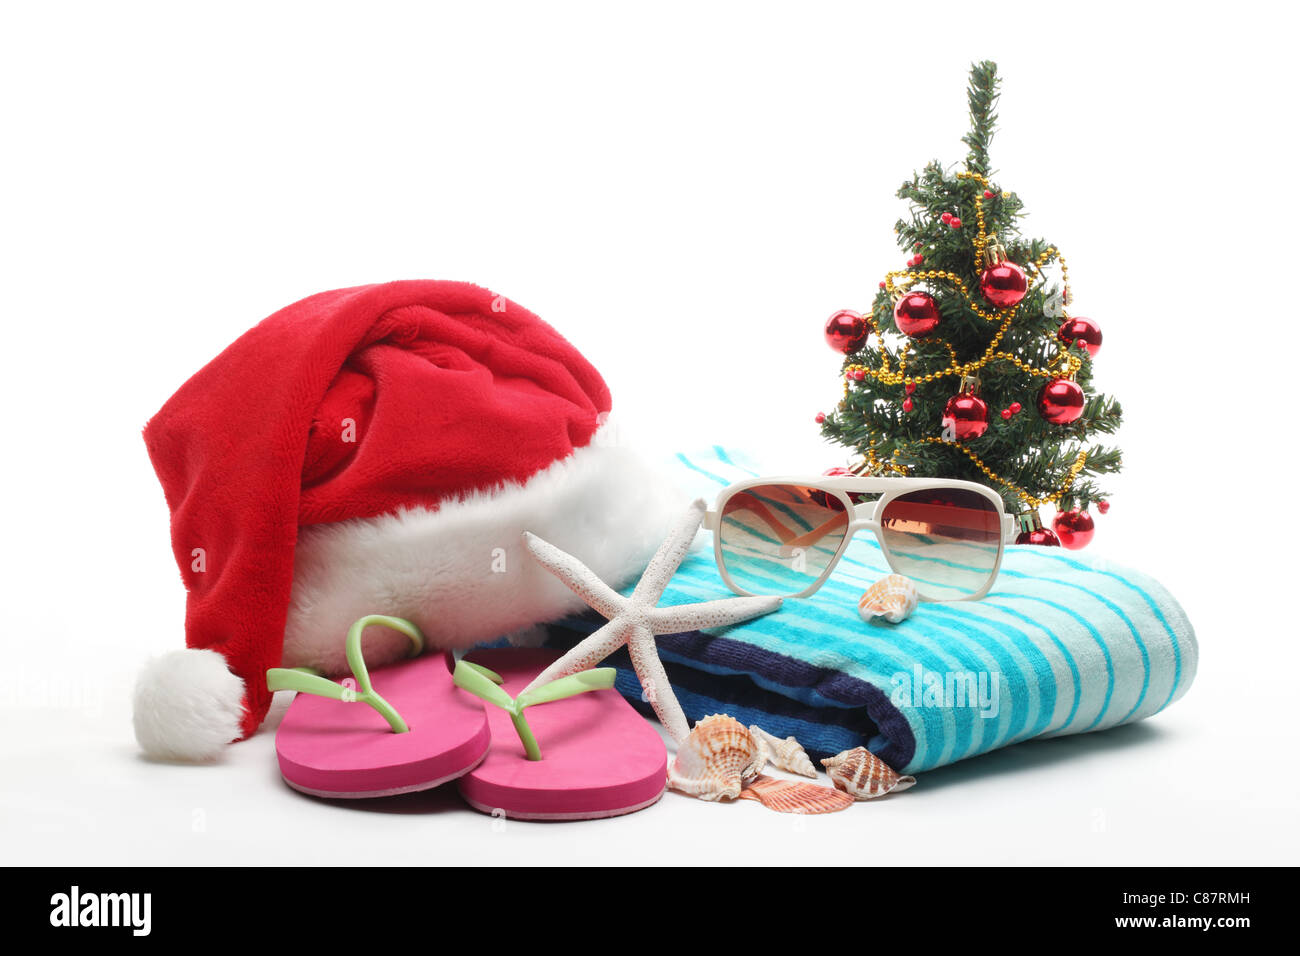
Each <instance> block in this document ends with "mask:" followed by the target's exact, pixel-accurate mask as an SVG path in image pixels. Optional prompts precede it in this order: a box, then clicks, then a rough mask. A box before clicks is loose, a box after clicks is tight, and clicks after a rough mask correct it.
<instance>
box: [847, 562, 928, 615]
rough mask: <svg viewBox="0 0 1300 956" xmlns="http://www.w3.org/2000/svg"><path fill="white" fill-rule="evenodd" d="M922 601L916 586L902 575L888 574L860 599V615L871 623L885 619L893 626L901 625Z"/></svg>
mask: <svg viewBox="0 0 1300 956" xmlns="http://www.w3.org/2000/svg"><path fill="white" fill-rule="evenodd" d="M919 600H920V597H919V595H918V594H917V593H916V585H915V584H913V583H912V581H911V579H910V578H905V577H903V575H901V574H887V575H885V576H884V577H883V578H881V579H880V580H879V581H877V582H876V583H875V584H873V585H871V587H869V588H867V589H866V590H865V591H863V592H862V597H860V598H858V614H860V615H861V616H862V620H864V621H870V620H871V619H872V618H875V617H883V618H884V619H885V620H886V621H889V622H890V623H892V624H901V623H902V622H903V621H905V620H907V618H908V617H909V616H911V614H912V612H913V611H915V610H916V604H917V602H918V601H919Z"/></svg>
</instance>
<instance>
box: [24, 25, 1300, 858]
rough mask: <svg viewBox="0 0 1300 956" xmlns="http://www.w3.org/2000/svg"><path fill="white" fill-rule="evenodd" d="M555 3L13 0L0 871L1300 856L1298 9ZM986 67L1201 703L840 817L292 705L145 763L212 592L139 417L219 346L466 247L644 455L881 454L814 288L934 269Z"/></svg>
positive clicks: (473, 262) (1126, 552) (464, 267)
mask: <svg viewBox="0 0 1300 956" xmlns="http://www.w3.org/2000/svg"><path fill="white" fill-rule="evenodd" d="M540 6H541V5H535V6H534V5H518V6H515V5H500V4H476V5H474V6H473V8H472V10H471V9H469V5H463V8H462V5H456V6H455V7H454V8H453V7H452V5H445V6H444V7H438V6H429V7H427V8H426V7H425V5H411V6H405V5H397V4H382V3H367V4H364V5H360V4H359V5H356V6H355V7H352V8H349V7H345V6H341V5H331V4H320V3H315V4H309V5H301V6H297V5H287V4H232V3H225V4H221V5H213V6H212V8H211V9H210V10H208V11H206V12H204V11H202V10H201V9H199V8H198V7H194V6H189V5H186V6H185V7H184V8H182V7H181V6H180V5H168V4H157V5H146V4H130V3H127V4H111V5H89V4H87V5H75V4H59V5H38V4H29V3H21V4H20V3H6V4H5V5H4V18H3V19H4V28H3V31H0V108H2V110H3V113H2V115H0V121H2V123H3V134H2V135H3V144H2V148H0V174H2V175H0V190H3V208H2V209H0V282H2V283H3V300H2V301H3V319H4V321H3V343H4V344H3V354H4V356H5V361H4V363H3V371H2V372H0V389H3V406H0V409H2V413H0V414H2V416H3V432H2V434H3V448H4V462H3V468H2V469H0V482H2V483H3V501H4V503H5V505H6V509H7V515H6V520H5V523H4V546H3V548H2V549H0V562H2V570H3V575H2V577H0V580H2V581H3V589H4V591H3V600H4V606H3V617H2V618H0V621H3V627H2V628H0V640H2V641H3V653H4V658H3V660H4V668H3V671H4V672H3V676H2V678H0V715H2V719H3V736H2V739H0V848H2V849H0V860H3V861H4V862H31V863H69V864H82V863H84V864H89V863H145V862H172V863H193V864H206V863H217V862H228V863H237V864H248V863H256V862H315V861H319V862H331V861H340V860H342V859H344V858H346V859H347V860H348V861H349V862H358V861H359V860H361V861H372V862H380V861H383V862H418V863H438V862H447V861H475V860H476V861H491V862H501V863H510V864H519V863H524V862H528V861H538V860H544V859H548V858H549V859H556V858H557V856H556V855H557V854H559V855H560V857H558V858H561V859H564V860H567V861H573V862H579V861H595V860H609V861H623V862H657V861H676V862H700V861H708V862H715V863H728V862H744V863H780V862H788V861H795V860H799V861H806V862H844V861H848V862H853V861H857V862H864V863H874V864H876V865H879V864H881V863H883V862H885V861H888V862H889V863H891V864H895V865H897V864H926V863H938V862H959V863H970V864H975V863H1003V862H1047V863H1070V864H1092V863H1130V862H1131V863H1228V862H1231V863H1261V862H1270V863H1284V862H1286V863H1295V862H1297V846H1298V843H1300V841H1298V839H1297V803H1298V801H1297V771H1296V753H1297V747H1296V737H1295V735H1296V731H1295V724H1296V705H1295V698H1296V692H1297V687H1296V681H1297V678H1298V677H1300V671H1298V670H1297V667H1296V665H1297V659H1296V650H1295V641H1296V638H1297V626H1296V603H1295V600H1294V593H1295V578H1296V576H1295V571H1296V567H1295V565H1296V561H1295V545H1294V534H1295V530H1294V521H1293V517H1292V516H1293V515H1294V513H1295V497H1296V490H1295V478H1294V475H1295V471H1294V468H1295V464H1296V455H1295V451H1294V440H1295V439H1294V428H1293V427H1292V425H1291V424H1290V422H1291V417H1292V416H1293V414H1294V408H1295V401H1296V398H1295V396H1296V392H1297V383H1296V376H1295V373H1294V370H1293V369H1292V368H1291V366H1292V364H1293V362H1292V356H1293V355H1294V348H1295V320H1296V308H1295V299H1296V297H1295V292H1294V289H1293V288H1292V286H1293V284H1294V279H1295V271H1294V270H1295V264H1294V256H1295V244H1294V241H1293V237H1294V235H1295V232H1296V230H1297V229H1298V228H1300V203H1297V199H1296V195H1295V191H1294V190H1293V189H1291V188H1290V184H1291V183H1292V182H1293V181H1294V178H1295V162H1296V159H1297V157H1296V151H1295V146H1296V137H1295V133H1294V103H1295V98H1296V92H1297V90H1296V83H1295V60H1294V50H1293V48H1292V44H1293V40H1294V37H1295V26H1296V24H1295V23H1294V22H1291V17H1292V15H1291V14H1290V13H1286V14H1283V13H1279V12H1278V11H1280V10H1282V9H1283V5H1281V4H1251V3H1241V2H1238V3H1233V4H1230V5H1224V4H1213V5H1210V4H1187V3H1181V4H1169V5H1165V6H1162V7H1156V6H1155V5H1151V6H1148V5H1139V4H1133V3H1125V4H1114V5H1109V4H1099V3H1089V4H1087V5H1084V4H1070V3H1057V4H1041V3H1039V4H1025V5H1018V4H1015V3H1001V4H985V5H972V4H969V3H962V4H943V3H927V4H909V3H893V4H876V5H867V4H854V5H843V6H841V5H825V4H804V5H799V8H798V11H797V12H795V8H794V5H791V7H790V8H789V9H779V8H769V7H766V6H763V5H758V4H744V5H713V4H698V3H696V4H677V3H667V2H658V3H654V4H646V5H644V6H643V7H641V8H640V10H639V11H636V10H633V9H631V8H625V7H623V6H621V5H613V4H605V5H597V4H591V5H582V6H579V5H561V6H551V7H548V9H546V10H545V11H543V10H542V9H540ZM1284 20H1285V22H1284ZM986 57H987V58H993V59H996V60H997V61H998V62H999V64H1000V66H1001V70H1002V74H1003V77H1004V81H1005V86H1004V95H1003V99H1002V105H1001V110H1000V112H1001V117H1002V131H1001V132H1000V134H999V135H998V136H997V138H996V139H995V141H994V147H993V156H994V161H995V164H996V166H997V167H998V168H999V169H1000V174H999V176H998V177H997V178H998V182H999V183H1000V184H1001V185H1003V186H1004V187H1005V188H1010V189H1014V190H1016V191H1018V192H1019V193H1021V195H1022V196H1024V197H1025V198H1026V200H1027V201H1028V204H1029V213H1030V217H1029V219H1028V221H1027V223H1026V230H1027V231H1028V232H1029V233H1030V234H1032V235H1040V236H1044V237H1046V238H1048V239H1050V240H1052V241H1053V242H1056V243H1058V244H1060V245H1061V246H1062V248H1063V249H1064V251H1065V253H1066V254H1067V256H1068V259H1069V262H1070V269H1071V277H1072V279H1073V282H1074V286H1075V291H1076V306H1075V308H1076V311H1077V312H1078V313H1079V314H1084V315H1089V316H1092V317H1094V318H1095V319H1097V320H1098V321H1099V323H1100V324H1101V326H1102V328H1103V330H1104V332H1105V347H1104V348H1103V350H1102V351H1101V353H1100V356H1099V360H1098V365H1097V369H1098V375H1097V382H1098V384H1099V385H1100V386H1101V387H1103V388H1105V389H1106V390H1108V391H1111V392H1113V393H1115V394H1116V395H1117V396H1118V397H1120V398H1121V400H1122V401H1123V403H1124V410H1125V421H1126V424H1125V427H1124V429H1123V431H1122V433H1121V436H1120V441H1121V443H1122V445H1123V447H1124V449H1125V454H1126V470H1125V472H1124V474H1123V476H1122V477H1121V478H1119V479H1118V480H1116V481H1114V482H1113V485H1112V490H1113V494H1112V501H1113V508H1112V510H1111V512H1110V514H1109V515H1108V516H1106V517H1104V518H1101V519H1100V520H1099V532H1098V536H1097V539H1096V541H1095V542H1094V544H1093V548H1094V549H1095V550H1096V551H1097V552H1101V553H1104V554H1105V555H1106V556H1108V557H1111V558H1113V559H1114V560H1116V561H1118V562H1120V563H1124V564H1130V565H1133V566H1137V567H1141V568H1143V569H1145V570H1147V571H1149V572H1150V573H1152V574H1154V575H1156V576H1157V577H1159V578H1160V579H1162V580H1163V581H1164V582H1165V583H1166V584H1167V585H1168V586H1169V588H1170V589H1171V590H1172V591H1173V592H1174V594H1175V595H1177V596H1179V597H1180V598H1181V600H1182V601H1183V602H1184V604H1185V606H1186V608H1187V610H1188V612H1189V614H1190V616H1191V619H1192V621H1193V623H1194V624H1195V626H1196V628H1197V631H1198V634H1199V638H1200V642H1201V667H1200V673H1199V675H1198V677H1197V679H1196V682H1195V684H1194V685H1193V687H1192V688H1191V690H1190V692H1189V693H1188V695H1187V696H1186V697H1185V698H1184V699H1183V700H1182V701H1180V702H1178V703H1177V704H1175V705H1174V706H1173V707H1172V708H1171V709H1170V710H1169V711H1168V712H1167V713H1164V714H1161V715H1159V716H1157V717H1155V718H1153V719H1151V720H1149V721H1147V722H1145V723H1144V724H1141V725H1138V726H1131V727H1126V728H1121V729H1119V730H1116V731H1112V732H1109V733H1103V734H1096V735H1092V736H1088V737H1083V738H1070V739H1062V740H1054V741H1046V742H1040V743H1029V744H1022V745H1020V746H1017V747H1014V748H1012V749H1010V750H1005V751H1001V752H998V753H994V754H992V755H989V756H985V757H981V758H977V759H973V760H970V761H967V762H965V763H962V764H960V765H957V766H954V767H951V768H947V769H944V770H939V771H935V772H932V773H928V774H925V775H924V776H923V777H922V778H921V782H920V784H919V785H918V786H917V787H916V788H915V789H914V790H913V791H911V792H910V793H907V794H905V795H901V796H900V797H898V798H896V799H890V800H887V801H884V802H882V803H876V804H866V805H862V806H857V807H854V808H852V809H851V810H849V811H846V812H844V813H840V814H835V815H832V816H828V817H824V818H811V819H804V818H790V817H786V816H782V815H778V814H774V813H771V812H769V811H767V810H766V809H764V808H762V807H761V806H759V805H757V804H753V803H741V804H737V805H731V806H722V805H711V804H709V805H706V804H703V803H699V802H697V801H693V800H690V799H688V798H685V797H680V796H677V795H674V794H669V795H668V796H666V797H665V799H664V800H663V801H662V802H661V803H660V804H659V805H658V806H656V807H654V808H653V809H651V810H648V811H645V812H642V813H638V814H634V815H632V816H630V817H627V818H623V819H618V820H610V821H603V822H594V823H581V824H564V825H536V824H534V825H528V824H517V823H512V824H509V825H508V826H506V827H505V829H504V832H497V831H496V830H494V829H493V824H492V821H490V820H489V819H488V818H486V817H482V816H480V815H478V814H475V813H473V812H472V811H470V810H468V809H466V808H464V807H462V806H461V805H460V804H459V802H458V800H457V798H456V797H455V795H454V794H453V793H450V792H448V793H440V794H434V795H431V796H429V795H426V796H423V797H412V798H403V799H401V800H393V801H383V802H381V803H380V804H378V805H375V806H373V807H371V806H367V807H356V806H336V805H330V804H327V803H324V802H321V801H315V800H310V799H307V798H304V797H301V796H299V795H297V794H295V793H293V792H291V791H289V790H288V789H287V788H285V787H284V786H283V785H282V784H281V782H280V781H279V778H278V774H277V772H276V769H275V761H274V756H273V735H272V734H270V733H267V732H265V731H264V732H263V733H261V734H260V735H258V736H257V737H255V738H254V739H252V740H251V741H249V742H247V743H243V744H240V745H238V746H236V747H232V748H229V753H228V754H227V756H226V757H225V758H224V760H223V761H222V762H220V763H219V764H217V765H214V766H210V767H200V768H195V767H175V766H164V765H156V764H151V763H149V762H146V761H145V760H143V759H142V758H141V757H140V756H138V753H137V749H136V746H135V743H134V740H133V738H132V734H131V727H130V707H129V691H130V686H131V683H132V681H133V679H134V675H135V673H136V670H137V669H138V667H139V665H140V663H141V662H142V661H143V660H144V659H145V658H146V657H147V656H148V655H150V654H153V653H157V652H160V651H162V650H166V649H170V648H174V647H180V646H181V645H182V641H183V636H182V621H183V605H184V597H183V592H182V588H181V585H180V582H179V580H178V574H177V572H176V569H175V567H174V565H173V562H172V558H171V554H170V550H169V547H168V537H167V512H166V508H165V505H164V502H163V498H162V494H161V491H160V489H159V487H158V484H157V481H156V480H155V478H154V476H153V473H152V470H151V469H150V466H149V462H148V459H147V457H146V455H145V450H144V445H143V442H142V441H141V439H140V434H139V433H140V429H141V427H142V426H143V424H144V422H145V420H146V419H147V418H148V416H149V415H150V414H152V413H153V412H154V411H155V410H156V409H157V408H158V407H159V406H160V405H161V404H162V403H163V401H165V400H166V398H167V397H168V396H169V395H170V394H171V393H172V391H174V390H175V388H176V387H177V386H179V385H180V383H181V382H182V381H184V379H185V378H186V377H188V376H189V375H190V374H191V373H192V372H194V371H195V370H196V369H198V368H199V366H200V365H202V364H203V363H204V362H206V361H207V360H208V359H210V358H211V357H212V356H214V355H215V354H216V353H217V352H218V351H219V350H220V349H221V348H223V347H224V346H225V345H226V344H228V343H229V342H230V341H231V340H233V339H234V338H235V337H236V336H237V335H238V334H239V333H241V332H242V331H243V330H244V329H246V328H247V327H248V326H250V325H252V324H253V323H254V322H256V321H258V320H259V319H261V318H262V317H263V316H265V315H267V314H269V313H270V312H272V311H274V310H276V309H277V308H279V307H281V306H283V305H285V304H287V303H289V302H291V301H294V300H295V299H298V298H300V297H302V296H304V295H306V294H309V293H312V292H316V291H319V290H322V289H326V288H334V287H339V286H347V285H354V284H359V283H365V282H373V281H380V280H387V279H395V278H416V277H430V278H454V279H464V280H470V281H474V282H478V283H480V284H483V285H488V286H490V287H492V288H494V289H496V290H497V291H499V292H502V293H504V294H506V295H508V296H510V297H511V298H513V299H515V300H516V301H518V302H520V303H522V304H524V305H526V306H527V307H528V308H530V309H532V310H534V311H536V312H538V313H539V314H540V315H542V316H543V317H544V318H545V319H547V320H548V321H550V322H551V323H552V324H554V325H556V326H557V327H558V328H559V329H560V330H561V331H562V332H563V333H564V334H565V335H566V336H568V337H569V338H570V339H571V340H572V341H574V342H575V343H576V344H577V345H578V346H579V348H581V349H582V350H583V351H584V352H585V353H586V355H587V356H588V357H589V358H590V359H592V361H593V362H595V364H596V365H597V366H598V367H599V368H600V369H601V370H602V371H603V373H604V375H605V376H606V378H607V380H608V381H609V382H610V384H611V387H612V388H613V390H614V394H615V404H616V408H618V409H619V410H620V411H621V413H622V416H623V418H624V422H625V425H626V426H627V427H628V430H629V431H631V432H632V433H633V434H634V435H637V434H639V435H640V436H641V437H640V439H639V440H640V442H641V443H642V444H644V445H645V446H646V448H647V450H649V451H653V450H655V449H657V448H662V447H666V446H668V445H670V444H678V443H681V444H686V443H689V442H698V441H703V442H712V441H725V442H727V443H728V444H732V445H737V446H742V447H747V448H750V449H752V450H753V451H754V452H755V453H757V454H760V455H761V456H762V457H763V458H764V459H766V460H768V461H783V462H786V463H787V464H788V465H789V466H790V467H789V469H784V470H796V469H798V468H804V467H816V468H817V469H818V470H820V469H821V468H823V467H825V466H827V465H831V464H839V463H842V459H843V458H844V454H843V453H842V452H840V451H838V450H836V449H834V448H829V447H826V446H823V445H822V443H821V441H820V438H819V437H818V435H817V432H816V428H815V426H814V425H813V423H812V416H813V414H814V413H815V412H816V411H817V410H818V409H819V408H828V407H829V406H830V405H831V404H832V403H833V402H834V401H835V399H836V396H837V391H838V389H837V381H836V372H837V356H835V355H834V354H833V353H831V352H830V351H829V350H828V349H827V348H826V346H825V345H824V344H823V342H822V341H821V323H822V322H823V320H824V319H825V317H826V316H827V315H829V314H830V313H831V312H832V311H834V310H835V309H837V308H843V307H856V308H863V307H865V306H866V305H867V304H868V303H869V302H870V299H871V296H872V294H873V293H874V290H875V286H876V283H877V281H878V280H879V279H880V278H881V276H882V275H883V273H884V272H885V271H886V270H888V269H891V268H896V267H898V266H899V265H900V264H901V263H902V262H903V259H904V258H905V257H904V255H903V254H902V253H900V252H899V251H898V250H897V248H896V247H895V246H894V245H893V242H892V238H893V237H892V225H893V222H894V220H895V219H896V218H897V217H898V215H900V213H901V212H902V210H903V208H904V207H903V204H902V203H901V202H900V201H898V200H896V199H894V198H893V193H894V190H895V189H896V188H897V185H898V183H899V182H901V181H902V179H903V178H904V177H906V176H908V175H910V173H911V172H912V170H914V169H916V168H918V167H919V166H921V165H922V164H923V163H924V162H925V161H927V160H929V159H931V158H941V159H943V160H944V161H945V162H958V161H960V160H961V159H962V157H963V156H964V147H963V146H962V144H961V143H960V141H959V140H960V137H961V135H962V134H963V132H964V131H965V129H966V116H965V83H966V74H967V69H968V64H969V62H970V61H971V60H973V59H981V58H986Z"/></svg>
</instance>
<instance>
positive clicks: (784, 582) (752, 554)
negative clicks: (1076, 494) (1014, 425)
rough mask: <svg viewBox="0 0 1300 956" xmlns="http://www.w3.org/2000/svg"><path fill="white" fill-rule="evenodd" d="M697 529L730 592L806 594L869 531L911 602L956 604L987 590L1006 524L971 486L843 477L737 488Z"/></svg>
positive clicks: (766, 481) (997, 507)
mask: <svg viewBox="0 0 1300 956" xmlns="http://www.w3.org/2000/svg"><path fill="white" fill-rule="evenodd" d="M704 527H706V528H708V529H710V530H711V531H712V532H713V552H714V557H715V558H716V560H717V563H718V570H719V572H721V574H722V580H723V581H724V582H726V585H727V587H729V588H731V590H733V591H735V592H736V593H737V594H747V595H763V596H774V597H776V596H779V597H807V596H808V595H810V594H812V593H813V592H815V591H816V590H817V589H818V588H820V587H821V586H822V584H823V583H824V582H825V581H826V579H827V578H828V577H830V575H831V572H832V571H833V570H834V569H835V565H836V564H838V563H839V560H840V558H842V557H843V556H844V552H845V551H847V550H848V547H849V541H850V540H852V538H853V535H854V534H855V533H856V532H858V531H860V530H863V529H870V530H871V531H873V532H874V533H875V535H876V540H877V541H879V542H880V550H881V551H882V552H883V553H884V555H885V559H886V560H887V561H888V562H889V566H890V568H892V569H893V570H894V571H895V572H896V573H898V574H902V575H905V576H907V577H908V578H910V579H911V580H912V582H913V583H914V584H915V585H916V590H917V594H918V595H919V597H920V598H921V600H923V601H961V600H975V599H977V598H981V597H983V596H984V595H985V594H987V593H988V592H989V589H990V588H991V587H992V586H993V582H994V580H996V578H997V576H998V568H1000V567H1001V566H1002V552H1003V549H1004V548H1005V545H1006V541H1007V538H1008V536H1009V535H1010V534H1011V533H1012V529H1013V520H1012V518H1011V516H1010V515H1008V514H1007V513H1006V510H1005V508H1004V507H1003V504H1002V498H1001V496H999V495H998V494H997V492H995V491H993V490H992V489H990V488H987V487H985V486H984V485H980V484H976V483H975V482H972V481H956V480H951V479H939V478H935V479H932V478H869V477H860V476H856V475H846V476H835V477H829V476H822V477H817V478H751V479H747V480H745V481H740V482H737V483H736V484H734V485H731V486H729V487H727V488H724V489H723V490H722V492H721V494H719V495H718V500H717V503H716V504H715V506H714V509H713V510H712V511H710V512H708V513H707V515H706V516H705V519H704Z"/></svg>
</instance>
